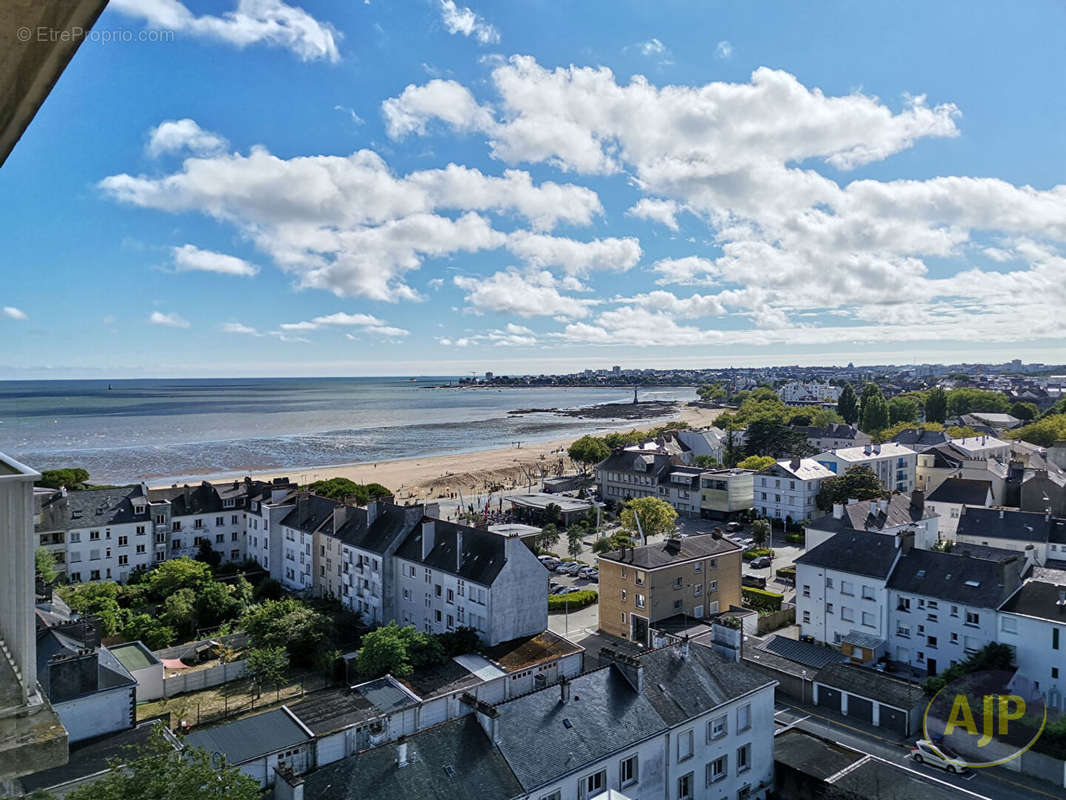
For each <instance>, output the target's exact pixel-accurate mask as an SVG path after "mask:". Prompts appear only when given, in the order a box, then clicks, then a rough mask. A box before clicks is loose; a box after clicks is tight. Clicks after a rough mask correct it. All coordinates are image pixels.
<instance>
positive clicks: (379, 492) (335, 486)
mask: <svg viewBox="0 0 1066 800" xmlns="http://www.w3.org/2000/svg"><path fill="white" fill-rule="evenodd" d="M307 490H308V491H309V492H311V493H312V494H316V495H318V496H319V497H325V498H328V499H330V500H354V501H355V502H356V503H357V504H358V505H361V506H362V505H366V504H367V503H369V502H370V501H371V500H375V499H379V498H383V497H390V496H391V495H392V491H391V490H389V489H388V488H386V487H384V486H382V485H381V484H380V483H367V484H362V483H356V482H355V481H350V480H348V479H347V478H330V479H329V480H325V481H315V482H314V483H312V484H310V485H308V487H307Z"/></svg>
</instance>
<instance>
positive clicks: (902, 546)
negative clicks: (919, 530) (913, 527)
mask: <svg viewBox="0 0 1066 800" xmlns="http://www.w3.org/2000/svg"><path fill="white" fill-rule="evenodd" d="M896 547H898V548H899V552H900V553H901V554H902V555H907V553H909V552H910V551H911V549H912V548H913V547H914V531H900V532H899V533H897V534H896Z"/></svg>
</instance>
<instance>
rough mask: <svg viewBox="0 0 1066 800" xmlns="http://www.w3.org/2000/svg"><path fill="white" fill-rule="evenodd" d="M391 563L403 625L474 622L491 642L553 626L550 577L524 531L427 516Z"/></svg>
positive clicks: (426, 627) (432, 629)
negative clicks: (506, 533) (483, 527)
mask: <svg viewBox="0 0 1066 800" xmlns="http://www.w3.org/2000/svg"><path fill="white" fill-rule="evenodd" d="M388 568H389V569H392V570H394V573H393V577H392V585H393V586H394V587H395V590H394V591H393V593H392V594H393V597H394V598H395V601H396V606H395V608H396V613H395V616H394V619H395V620H396V622H397V623H398V624H402V625H414V626H415V627H416V628H418V629H419V630H422V631H425V632H426V633H445V632H447V631H453V630H455V629H457V628H462V627H470V628H474V629H475V630H476V631H477V633H478V636H480V637H481V639H482V640H483V641H484V642H485V643H486V644H488V645H495V644H499V643H500V642H506V641H509V640H511V639H517V638H519V637H522V636H531V635H534V634H537V633H540V632H541V631H543V630H544V629H545V628H547V627H548V600H547V597H548V580H547V577H548V575H547V573H546V572H545V571H544V566H543V565H542V564H541V563H540V561H539V560H537V557H536V556H534V555H533V552H532V551H531V550H530V549H529V548H528V547H526V546H525V544H524V543H523V542H522V539H521V537H519V536H501V535H499V534H497V533H493V532H491V531H486V530H481V529H478V528H468V527H466V526H464V525H457V524H455V523H452V522H445V521H443V520H437V519H433V518H431V517H424V518H423V519H422V520H421V524H420V525H419V526H417V527H416V528H415V529H414V530H413V531H412V532H411V533H410V534H408V535H407V537H406V538H405V539H404V541H403V543H402V544H401V545H400V546H399V547H398V548H397V549H396V552H395V555H394V557H393V558H391V559H390V564H389V566H388Z"/></svg>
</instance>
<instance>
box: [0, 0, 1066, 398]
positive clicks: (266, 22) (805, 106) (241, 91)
mask: <svg viewBox="0 0 1066 800" xmlns="http://www.w3.org/2000/svg"><path fill="white" fill-rule="evenodd" d="M226 5H229V6H232V7H229V8H221V9H220V8H215V7H213V6H212V7H208V5H207V4H204V3H196V2H192V1H191V0H190V2H188V3H186V4H183V3H182V2H179V0H170V1H169V2H168V3H165V4H163V3H160V4H145V3H140V2H137V1H136V0H112V2H111V3H110V4H109V6H108V8H107V10H106V11H105V12H104V13H103V15H102V16H101V17H100V20H99V21H98V23H97V25H96V30H98V31H101V32H104V31H111V32H115V31H123V32H131V36H129V37H125V40H123V38H124V37H114V36H113V37H110V39H108V37H100V38H99V39H97V40H96V41H92V40H90V41H86V42H85V44H84V45H83V46H82V47H81V48H80V49H79V51H78V54H77V57H76V58H75V59H73V61H72V62H71V64H70V66H69V67H68V69H67V70H66V72H65V73H64V74H63V76H62V77H61V79H60V80H59V82H58V84H57V86H56V88H55V90H54V91H53V92H52V93H51V95H50V97H49V99H48V102H47V103H46V104H45V105H44V106H43V107H42V109H41V111H40V113H39V114H38V115H37V118H36V119H35V120H34V121H33V123H32V124H31V125H30V127H29V128H28V130H27V131H26V133H25V135H24V136H23V138H22V140H21V141H20V143H19V146H18V147H17V148H16V149H15V151H14V152H13V154H12V156H11V157H10V158H9V159H8V161H7V163H6V164H5V165H4V167H3V169H2V170H0V198H3V200H0V208H2V211H3V213H2V214H0V238H2V239H3V241H4V242H5V244H6V245H7V250H6V252H5V264H6V267H7V275H8V278H9V280H8V281H6V282H5V287H4V289H3V290H2V292H0V330H2V331H3V332H4V333H5V334H6V335H8V336H9V337H10V338H11V339H12V340H13V341H14V342H15V347H13V348H9V349H8V351H7V352H6V353H4V354H2V355H0V379H40V378H68V377H69V378H77V377H86V378H101V379H106V378H113V379H119V378H123V377H200V376H203V377H220V376H227V375H232V376H279V377H282V376H309V377H310V376H320V375H338V376H356V375H366V376H388V375H448V374H451V375H462V374H469V373H470V372H482V373H483V372H484V371H486V370H489V371H493V372H496V373H498V374H507V373H514V374H526V373H541V372H543V373H556V372H573V371H580V370H583V369H602V368H609V367H610V366H611V365H613V364H622V365H625V366H627V367H629V368H648V367H664V368H669V367H675V366H676V367H681V368H694V367H700V366H706V367H709V368H721V367H726V366H730V365H732V366H738V367H742V366H771V365H792V364H795V365H807V366H811V365H818V364H847V363H848V362H849V361H851V362H854V363H855V364H856V365H863V364H887V363H896V364H909V363H961V362H971V363H972V362H985V363H998V362H1004V361H1010V360H1011V359H1013V358H1021V359H1022V360H1023V361H1026V362H1034V361H1035V362H1044V363H1049V364H1055V363H1064V362H1066V313H1063V309H1064V308H1066V281H1063V275H1064V274H1066V164H1064V163H1063V161H1062V158H1061V153H1062V149H1063V146H1064V144H1066V140H1064V139H1063V136H1064V134H1063V131H1066V107H1063V106H1062V105H1061V104H1054V103H1049V102H1047V98H1048V97H1051V96H1054V95H1055V93H1056V92H1057V91H1058V88H1059V87H1058V83H1059V81H1058V76H1059V75H1061V74H1063V72H1064V71H1066V52H1063V50H1062V48H1061V46H1060V42H1059V36H1058V33H1059V31H1061V30H1062V29H1063V27H1064V24H1066V9H1064V8H1063V7H1062V6H1061V4H1057V3H1054V2H1051V0H1036V1H1035V2H1033V3H1028V4H1025V5H1024V6H1021V7H1006V6H1002V5H1001V4H996V3H992V2H978V3H974V4H970V5H968V6H967V13H965V14H959V13H958V8H957V7H954V6H949V5H938V4H927V3H920V2H917V0H913V1H912V2H904V3H902V4H895V5H893V6H891V7H875V6H868V5H863V4H853V3H847V2H844V1H843V0H836V1H835V2H828V1H827V2H824V3H820V4H818V5H817V6H814V7H806V6H804V7H799V6H795V5H793V4H788V3H784V2H772V3H769V4H762V5H760V6H759V7H758V8H757V9H756V8H751V7H748V6H746V5H744V4H727V3H722V4H705V3H692V2H681V1H680V0H667V2H665V3H662V4H657V5H655V6H654V7H650V6H645V5H644V4H641V3H621V4H618V3H611V4H608V3H605V2H590V3H584V4H581V5H580V6H573V5H568V4H560V3H548V2H546V0H533V2H531V3H526V4H523V5H521V6H520V7H519V6H515V7H503V6H499V5H497V4H489V3H483V2H482V3H473V4H471V5H469V6H468V5H467V4H466V3H464V2H452V1H451V0H410V1H409V2H399V3H393V4H382V3H372V2H369V1H368V2H366V3H363V4H331V3H327V2H325V1H324V0H314V1H313V2H295V0H291V1H290V0H270V2H266V3H258V4H241V5H239V6H237V4H236V3H235V2H231V3H229V4H226ZM607 18H609V19H610V20H611V24H610V25H604V24H603V21H604V19H607ZM160 31H166V32H168V35H167V36H156V35H143V34H144V33H145V32H149V33H153V32H160ZM131 39H132V41H131ZM992 53H995V54H999V55H1000V57H990V54H992Z"/></svg>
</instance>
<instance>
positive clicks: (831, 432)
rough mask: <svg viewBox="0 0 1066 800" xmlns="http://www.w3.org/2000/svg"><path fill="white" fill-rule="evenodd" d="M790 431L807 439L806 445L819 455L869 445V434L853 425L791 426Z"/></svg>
mask: <svg viewBox="0 0 1066 800" xmlns="http://www.w3.org/2000/svg"><path fill="white" fill-rule="evenodd" d="M792 430H794V431H795V432H796V433H800V434H803V435H804V436H806V437H807V443H808V444H809V445H810V446H811V447H813V448H814V449H815V450H816V451H818V452H819V453H821V452H823V451H825V450H838V449H840V448H844V447H863V446H865V445H868V444H871V443H872V442H873V439H871V438H870V436H869V434H865V433H863V432H862V431H860V430H859V429H858V428H857V427H855V426H854V425H844V424H835V425H793V426H792Z"/></svg>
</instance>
